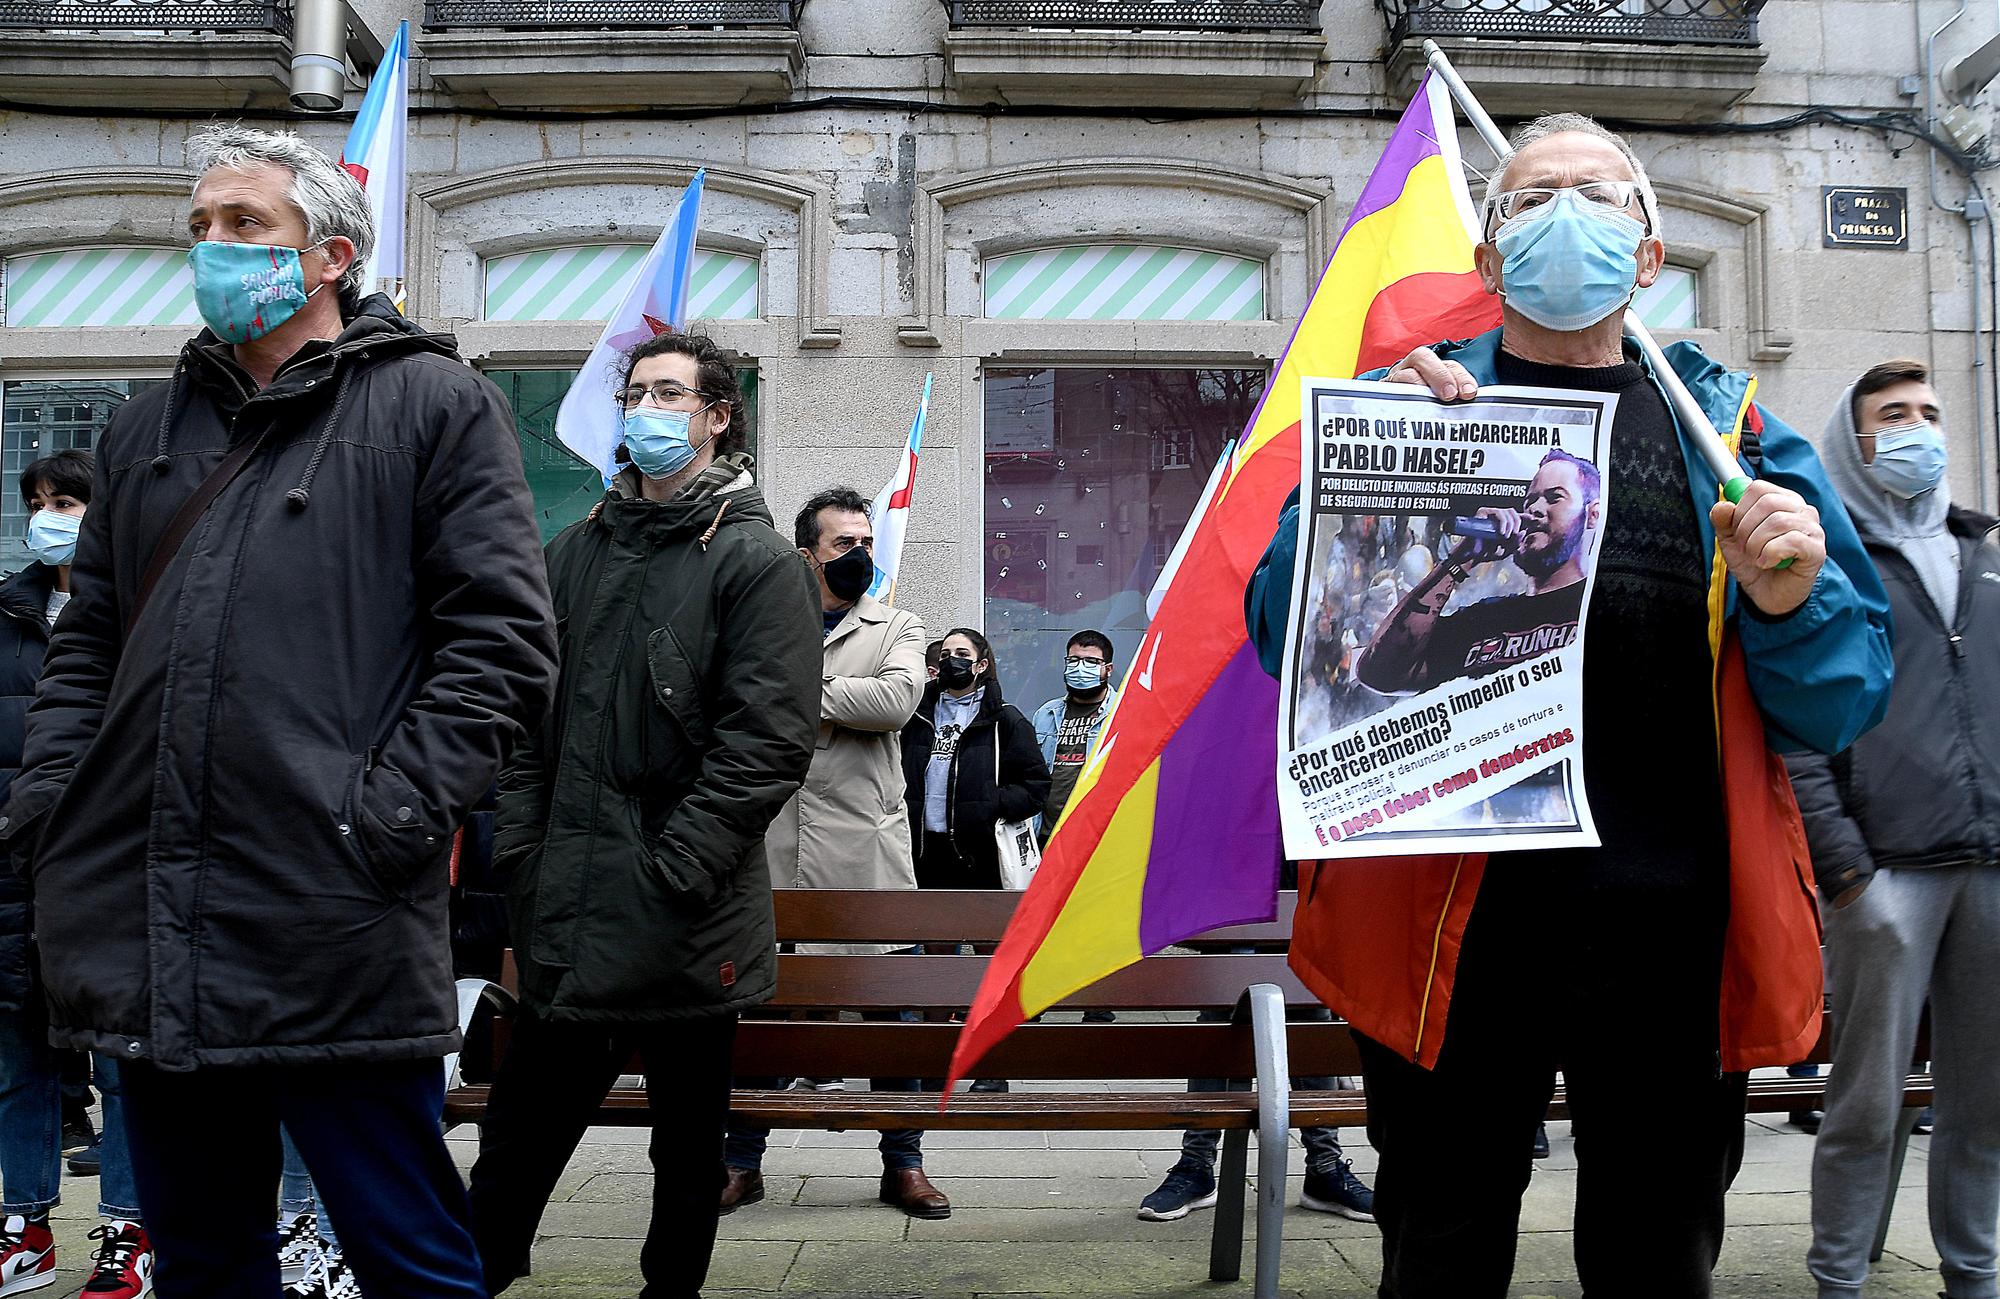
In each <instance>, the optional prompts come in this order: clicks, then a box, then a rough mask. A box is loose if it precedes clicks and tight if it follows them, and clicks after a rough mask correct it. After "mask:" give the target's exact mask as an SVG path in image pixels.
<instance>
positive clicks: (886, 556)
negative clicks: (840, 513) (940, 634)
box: [868, 374, 931, 604]
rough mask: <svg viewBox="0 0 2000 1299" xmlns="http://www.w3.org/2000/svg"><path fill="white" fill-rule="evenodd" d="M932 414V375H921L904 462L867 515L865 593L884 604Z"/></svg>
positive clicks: (899, 559)
mask: <svg viewBox="0 0 2000 1299" xmlns="http://www.w3.org/2000/svg"><path fill="white" fill-rule="evenodd" d="M930 411H931V376H929V375H928V374H927V375H925V376H924V395H923V396H922V397H921V398H919V399H918V401H917V417H916V419H914V420H912V421H911V422H910V441H909V444H908V445H907V446H905V447H904V448H903V459H902V462H901V463H900V464H898V465H897V466H896V472H895V473H893V474H891V475H890V476H889V481H888V483H887V484H886V485H884V486H883V488H882V490H881V491H879V492H877V493H876V494H875V504H874V505H873V506H872V507H871V508H870V509H869V516H870V518H871V519H872V521H873V522H874V524H875V581H874V582H873V583H872V584H870V586H869V587H868V594H870V595H872V596H874V597H875V598H876V599H877V600H880V601H881V602H882V603H884V604H894V603H895V602H896V570H897V569H898V568H899V567H901V566H902V563H903V537H904V535H905V534H906V533H908V531H909V527H910V501H911V499H912V498H913V497H914V496H915V494H916V490H917V449H918V448H919V447H921V446H922V445H923V441H924V419H925V417H926V416H928V415H929V414H930Z"/></svg>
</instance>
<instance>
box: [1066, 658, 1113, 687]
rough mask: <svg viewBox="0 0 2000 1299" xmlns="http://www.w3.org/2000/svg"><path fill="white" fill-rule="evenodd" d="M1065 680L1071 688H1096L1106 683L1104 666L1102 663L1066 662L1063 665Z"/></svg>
mask: <svg viewBox="0 0 2000 1299" xmlns="http://www.w3.org/2000/svg"><path fill="white" fill-rule="evenodd" d="M1063 680H1064V681H1065V682H1067V683H1068V684H1069V688H1070V689H1071V690H1095V689H1097V688H1098V687H1099V686H1101V685H1103V684H1104V666H1103V665H1102V664H1100V663H1066V664H1064V665H1063Z"/></svg>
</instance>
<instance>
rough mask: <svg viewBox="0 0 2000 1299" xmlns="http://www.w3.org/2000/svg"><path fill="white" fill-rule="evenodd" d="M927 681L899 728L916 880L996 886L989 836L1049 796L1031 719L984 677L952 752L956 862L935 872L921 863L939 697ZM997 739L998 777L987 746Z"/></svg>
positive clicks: (1037, 810) (1037, 809)
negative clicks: (952, 868)
mask: <svg viewBox="0 0 2000 1299" xmlns="http://www.w3.org/2000/svg"><path fill="white" fill-rule="evenodd" d="M942 693H943V688H942V687H940V686H939V685H938V683H937V682H935V681H933V682H931V683H930V685H929V687H927V688H926V689H925V690H924V698H923V702H922V703H920V704H918V705H917V711H916V715H915V716H913V717H911V718H910V720H909V724H908V725H906V726H904V727H903V789H904V798H905V800H906V801H907V802H908V804H909V809H910V840H911V842H912V843H913V844H914V845H915V846H916V856H917V884H918V886H919V887H920V888H927V889H997V888H999V887H1000V851H999V847H998V845H997V844H996V843H995V841H994V838H993V827H994V825H995V823H996V822H999V821H1025V820H1027V819H1029V818H1030V817H1034V816H1039V815H1040V814H1041V811H1042V809H1043V808H1044V807H1046V806H1047V805H1048V801H1049V768H1048V764H1047V763H1045V762H1043V761H1042V746H1041V742H1040V741H1038V740H1037V739H1036V738H1035V727H1034V724H1033V723H1031V722H1030V721H1028V719H1027V718H1025V717H1023V716H1021V712H1020V710H1019V709H1017V708H1015V707H1014V705H1012V704H1010V703H1008V702H1007V701H1006V700H1005V699H1004V698H1002V697H1001V693H1000V683H999V682H998V681H988V682H987V683H986V689H985V693H984V694H983V695H982V696H981V697H980V700H979V711H978V712H977V713H975V714H973V718H972V723H971V725H969V726H967V727H966V729H965V734H963V735H961V736H960V737H959V739H958V747H957V749H956V750H955V751H954V752H953V754H952V759H951V774H950V776H949V779H950V781H951V800H950V802H949V803H948V804H947V805H946V812H947V821H948V822H949V824H950V827H951V829H950V834H951V841H952V844H953V846H954V847H956V848H957V849H958V865H959V869H958V870H957V871H956V872H954V873H953V874H952V875H951V876H948V877H940V876H939V875H938V874H937V872H936V870H935V868H934V867H932V868H926V866H925V865H924V861H923V858H924V781H925V777H926V775H927V774H928V772H929V769H930V761H931V750H932V748H933V746H934V745H935V743H936V741H937V723H936V721H935V720H934V719H935V718H936V716H937V704H938V697H939V696H940V695H941V694H942ZM996 743H997V744H998V745H999V746H1000V773H999V774H1000V781H999V784H998V786H997V787H996V786H995V784H994V780H993V775H994V770H993V768H994V764H993V746H994V745H995V744H996Z"/></svg>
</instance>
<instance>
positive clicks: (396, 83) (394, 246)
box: [340, 21, 410, 311]
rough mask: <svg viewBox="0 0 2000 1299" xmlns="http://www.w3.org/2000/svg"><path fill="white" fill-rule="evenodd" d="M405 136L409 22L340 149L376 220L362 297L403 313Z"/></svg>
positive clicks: (373, 81)
mask: <svg viewBox="0 0 2000 1299" xmlns="http://www.w3.org/2000/svg"><path fill="white" fill-rule="evenodd" d="M409 134H410V24H409V23H408V22H407V21H405V22H403V23H402V24H400V25H399V26H398V27H397V28H396V35H395V38H394V39H393V40H391V41H390V42H389V48H388V49H387V50H385V51H383V54H382V62H381V64H380V65H379V66H377V67H376V69H375V75H374V77H373V78H372V79H371V80H370V81H369V82H368V93H367V94H365V95H363V96H362V97H361V111H360V112H358V113H357V114H355V117H354V125H353V127H352V128H351V129H349V131H348V132H347V143H346V144H345V145H344V146H342V148H341V150H340V165H341V166H343V167H345V168H346V169H347V171H348V173H349V174H350V175H352V176H353V177H354V179H355V180H357V181H359V182H360V183H361V192H362V193H363V194H365V195H366V196H367V198H368V213H369V215H370V216H371V217H373V218H374V221H375V251H374V252H373V253H371V254H369V257H368V266H367V269H366V271H365V272H364V273H363V275H364V278H363V287H362V292H363V293H386V294H388V295H389V297H390V298H391V299H392V300H394V302H395V304H396V310H398V311H401V310H402V309H403V303H404V295H403V214H404V211H405V209H406V207H407V201H406V195H407V194H408V192H409V171H408V168H407V167H406V166H405V165H404V161H403V151H404V144H405V141H406V140H407V139H408V137H409Z"/></svg>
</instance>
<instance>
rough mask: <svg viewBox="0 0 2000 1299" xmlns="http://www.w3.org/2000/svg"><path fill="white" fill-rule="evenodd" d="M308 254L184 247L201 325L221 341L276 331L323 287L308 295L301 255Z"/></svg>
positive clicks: (208, 243) (211, 244)
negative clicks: (192, 277) (191, 275)
mask: <svg viewBox="0 0 2000 1299" xmlns="http://www.w3.org/2000/svg"><path fill="white" fill-rule="evenodd" d="M314 247H318V245H317V244H315V245H314ZM311 251H312V249H311V248H306V249H299V248H284V247H280V246H279V245H277V244H242V243H223V242H222V241H220V240H215V239H204V240H202V241H201V242H200V243H198V244H196V245H195V246H194V247H192V248H190V249H188V269H190V270H192V271H193V272H194V304H195V309H196V310H198V311H200V312H201V318H202V321H203V323H205V324H206V325H207V326H208V327H209V328H210V329H212V330H214V331H215V336H216V337H217V338H219V339H221V340H222V341H223V342H225V343H252V342H255V341H256V340H258V339H260V338H262V337H264V335H266V334H268V333H270V332H271V331H272V330H274V329H276V328H278V326H280V325H282V324H284V323H285V322H286V321H287V320H290V319H291V318H292V317H293V316H295V315H297V314H298V311H299V308H301V307H303V306H305V305H306V302H307V300H308V299H310V298H311V297H312V295H313V293H317V292H319V289H320V288H324V287H326V286H325V285H321V286H319V288H315V289H313V290H312V293H308V292H306V273H305V268H304V267H303V266H302V265H301V264H300V263H299V254H300V253H301V252H311Z"/></svg>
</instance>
